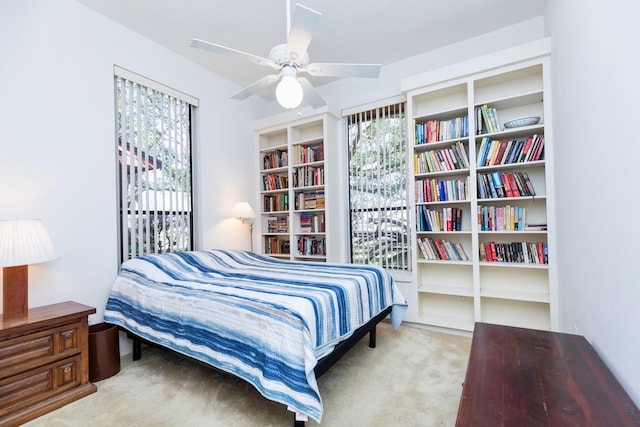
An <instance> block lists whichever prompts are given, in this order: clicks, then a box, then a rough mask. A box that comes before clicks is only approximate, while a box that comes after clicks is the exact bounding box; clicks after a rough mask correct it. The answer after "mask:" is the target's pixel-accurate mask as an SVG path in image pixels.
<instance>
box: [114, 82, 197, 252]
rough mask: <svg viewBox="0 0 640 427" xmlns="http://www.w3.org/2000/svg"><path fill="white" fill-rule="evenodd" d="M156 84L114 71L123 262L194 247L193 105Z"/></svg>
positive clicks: (120, 234)
mask: <svg viewBox="0 0 640 427" xmlns="http://www.w3.org/2000/svg"><path fill="white" fill-rule="evenodd" d="M121 74H124V73H121ZM154 86H156V88H151V87H148V86H145V85H143V84H140V83H136V82H135V81H132V80H130V79H129V78H126V77H123V76H121V75H116V76H115V94H116V96H115V105H116V149H117V153H118V193H119V212H120V221H119V222H120V224H119V227H120V233H119V236H120V239H119V240H120V262H123V261H125V260H127V259H130V258H135V257H138V256H140V255H145V254H149V253H162V252H173V251H178V250H190V249H192V248H193V217H192V195H191V193H192V172H191V110H192V107H193V105H192V104H190V103H189V102H187V101H185V100H183V99H179V98H177V97H176V96H173V95H169V94H168V93H166V92H163V91H161V90H158V89H157V86H159V84H158V83H155V82H154ZM167 92H170V91H167Z"/></svg>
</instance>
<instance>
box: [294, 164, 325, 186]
mask: <svg viewBox="0 0 640 427" xmlns="http://www.w3.org/2000/svg"><path fill="white" fill-rule="evenodd" d="M292 179H293V186H294V187H296V188H297V187H310V186H313V185H324V167H323V166H301V167H297V168H295V169H294V171H293V177H292Z"/></svg>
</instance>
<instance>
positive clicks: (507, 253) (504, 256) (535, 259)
mask: <svg viewBox="0 0 640 427" xmlns="http://www.w3.org/2000/svg"><path fill="white" fill-rule="evenodd" d="M480 261H485V262H514V263H522V264H548V263H549V251H548V246H547V244H546V243H545V242H511V243H496V242H480Z"/></svg>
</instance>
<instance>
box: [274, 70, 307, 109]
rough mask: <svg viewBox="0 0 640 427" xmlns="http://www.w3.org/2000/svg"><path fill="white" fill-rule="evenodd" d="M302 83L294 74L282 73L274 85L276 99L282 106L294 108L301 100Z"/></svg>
mask: <svg viewBox="0 0 640 427" xmlns="http://www.w3.org/2000/svg"><path fill="white" fill-rule="evenodd" d="M303 95H304V93H303V90H302V85H301V84H300V82H299V81H298V78H297V77H296V75H295V73H294V75H287V74H285V75H283V76H282V79H281V80H280V83H278V86H277V87H276V99H277V100H278V103H279V104H280V105H282V106H283V107H284V108H289V109H292V108H296V107H297V106H298V105H300V103H301V102H302V97H303Z"/></svg>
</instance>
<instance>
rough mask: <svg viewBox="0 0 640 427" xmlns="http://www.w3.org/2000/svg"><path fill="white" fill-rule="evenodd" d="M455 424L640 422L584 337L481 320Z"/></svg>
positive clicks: (519, 425) (522, 425)
mask: <svg viewBox="0 0 640 427" xmlns="http://www.w3.org/2000/svg"><path fill="white" fill-rule="evenodd" d="M456 426H459V427H463V426H464V427H467V426H517V427H525V426H580V427H583V426H615V427H623V426H640V411H638V408H637V407H636V405H635V404H634V403H633V401H632V400H631V399H630V397H629V396H628V395H627V393H626V392H625V391H624V389H623V388H622V387H621V386H620V384H619V383H618V381H617V380H616V379H615V378H614V376H613V375H612V373H611V371H610V370H609V369H608V368H607V366H606V365H605V364H604V362H603V361H602V359H600V357H599V356H598V354H597V353H596V351H595V350H594V348H593V347H592V346H591V345H590V344H589V343H588V342H587V340H586V339H585V338H584V337H582V336H579V335H570V334H562V333H556V332H548V331H538V330H532V329H523V328H514V327H509V326H499V325H491V324H486V323H476V325H475V330H474V332H473V340H472V344H471V354H470V357H469V364H468V366H467V372H466V376H465V381H464V385H463V388H462V397H461V399H460V407H459V409H458V418H457V420H456Z"/></svg>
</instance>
